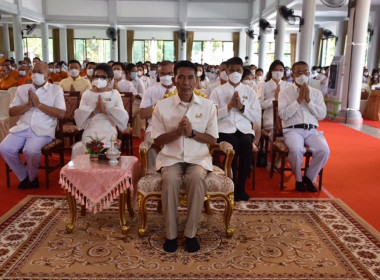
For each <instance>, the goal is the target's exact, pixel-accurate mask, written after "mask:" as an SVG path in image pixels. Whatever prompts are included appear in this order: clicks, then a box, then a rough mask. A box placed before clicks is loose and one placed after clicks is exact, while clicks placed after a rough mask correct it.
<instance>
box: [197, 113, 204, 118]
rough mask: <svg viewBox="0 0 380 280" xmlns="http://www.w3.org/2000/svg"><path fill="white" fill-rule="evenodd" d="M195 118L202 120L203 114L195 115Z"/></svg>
mask: <svg viewBox="0 0 380 280" xmlns="http://www.w3.org/2000/svg"><path fill="white" fill-rule="evenodd" d="M195 118H196V119H201V118H203V114H202V113H200V114H195Z"/></svg>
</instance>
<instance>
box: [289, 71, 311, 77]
mask: <svg viewBox="0 0 380 280" xmlns="http://www.w3.org/2000/svg"><path fill="white" fill-rule="evenodd" d="M293 74H296V75H297V76H301V75H302V74H305V75H309V74H310V71H308V70H305V71H303V72H302V71H298V72H293Z"/></svg>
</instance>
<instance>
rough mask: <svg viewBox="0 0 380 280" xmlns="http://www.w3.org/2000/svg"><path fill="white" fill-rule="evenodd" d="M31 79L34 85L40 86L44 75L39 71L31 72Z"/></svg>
mask: <svg viewBox="0 0 380 280" xmlns="http://www.w3.org/2000/svg"><path fill="white" fill-rule="evenodd" d="M32 80H33V84H35V85H36V86H42V85H43V84H44V83H45V82H46V81H45V75H44V74H40V73H33V74H32Z"/></svg>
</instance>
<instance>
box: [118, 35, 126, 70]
mask: <svg viewBox="0 0 380 280" xmlns="http://www.w3.org/2000/svg"><path fill="white" fill-rule="evenodd" d="M119 61H120V62H127V30H125V29H120V57H119Z"/></svg>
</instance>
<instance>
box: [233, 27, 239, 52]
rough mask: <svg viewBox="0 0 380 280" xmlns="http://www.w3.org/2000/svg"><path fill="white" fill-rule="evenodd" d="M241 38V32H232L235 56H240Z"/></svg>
mask: <svg viewBox="0 0 380 280" xmlns="http://www.w3.org/2000/svg"><path fill="white" fill-rule="evenodd" d="M239 38H240V32H233V33H232V42H233V44H234V56H239Z"/></svg>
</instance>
